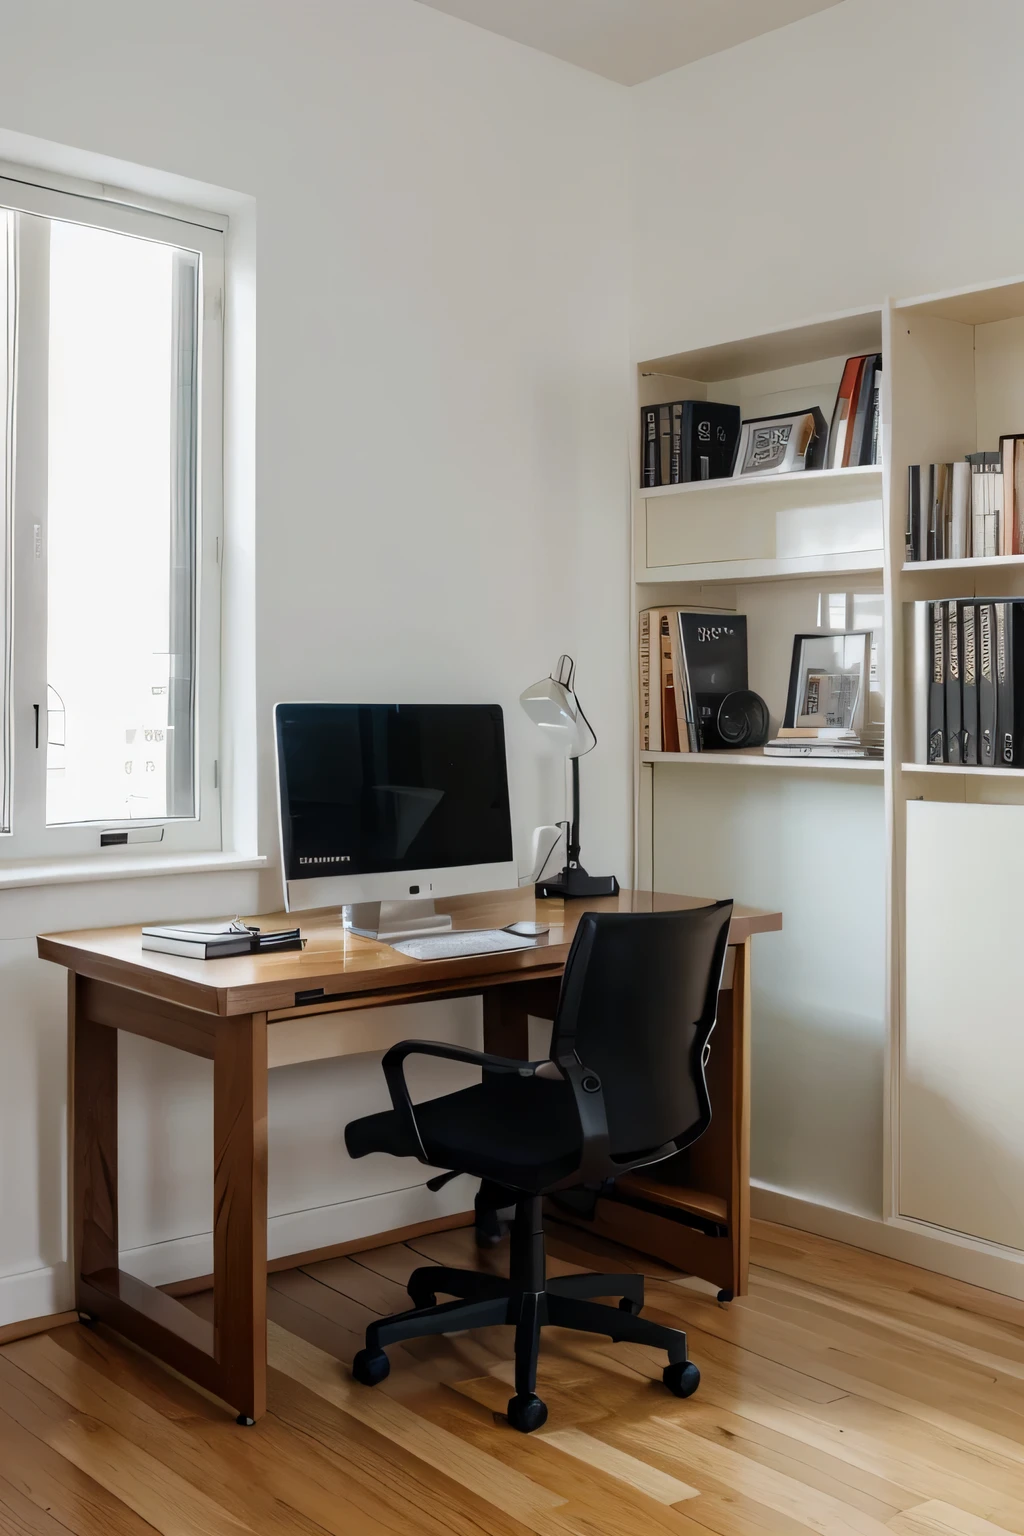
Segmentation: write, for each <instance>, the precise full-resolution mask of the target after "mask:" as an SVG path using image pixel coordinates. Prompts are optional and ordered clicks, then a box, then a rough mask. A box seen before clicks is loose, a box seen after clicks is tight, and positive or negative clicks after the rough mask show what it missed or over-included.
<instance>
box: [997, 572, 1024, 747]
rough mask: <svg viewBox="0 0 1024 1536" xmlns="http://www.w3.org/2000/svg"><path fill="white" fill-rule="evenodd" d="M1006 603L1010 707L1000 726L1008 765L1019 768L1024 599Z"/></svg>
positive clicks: (1023, 741)
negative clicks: (1018, 706) (1019, 702)
mask: <svg viewBox="0 0 1024 1536" xmlns="http://www.w3.org/2000/svg"><path fill="white" fill-rule="evenodd" d="M1005 607H1006V698H1007V708H1006V711H1005V715H1004V718H1003V719H1002V720H1001V721H1000V726H999V729H1000V733H1001V744H1002V762H1003V765H1004V767H1007V768H1019V767H1020V766H1021V764H1022V762H1024V697H1022V704H1021V708H1020V709H1018V708H1017V694H1018V693H1019V692H1022V691H1024V603H1021V602H1019V601H1018V602H1007V603H1006V604H1005Z"/></svg>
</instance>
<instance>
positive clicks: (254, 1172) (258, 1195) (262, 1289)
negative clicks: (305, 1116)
mask: <svg viewBox="0 0 1024 1536" xmlns="http://www.w3.org/2000/svg"><path fill="white" fill-rule="evenodd" d="M213 1142H214V1219H213V1326H214V1340H215V1343H214V1350H215V1354H216V1358H217V1364H218V1366H219V1367H220V1370H221V1371H222V1372H223V1377H224V1390H223V1396H224V1397H225V1398H226V1399H227V1400H228V1402H230V1403H232V1404H233V1405H234V1406H235V1407H236V1408H237V1409H238V1410H239V1420H240V1422H241V1421H242V1420H245V1419H258V1418H259V1417H260V1415H261V1414H262V1413H264V1411H265V1410H266V1405H267V1016H266V1014H265V1013H254V1014H251V1015H250V1016H248V1017H243V1018H229V1019H218V1020H217V1024H216V1029H215V1034H214V1055H213Z"/></svg>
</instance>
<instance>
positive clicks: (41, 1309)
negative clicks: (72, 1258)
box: [0, 1264, 74, 1328]
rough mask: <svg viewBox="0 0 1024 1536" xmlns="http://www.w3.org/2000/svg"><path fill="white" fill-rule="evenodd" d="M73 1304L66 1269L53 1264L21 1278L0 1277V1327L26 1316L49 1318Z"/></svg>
mask: <svg viewBox="0 0 1024 1536" xmlns="http://www.w3.org/2000/svg"><path fill="white" fill-rule="evenodd" d="M73 1305H74V1288H73V1286H72V1284H71V1271H70V1266H69V1265H67V1264H53V1265H50V1266H49V1267H48V1268H46V1269H30V1270H28V1271H27V1272H26V1273H25V1274H21V1275H2V1276H0V1328H2V1327H4V1325H5V1324H6V1323H20V1322H22V1321H23V1320H24V1319H25V1318H26V1317H52V1316H53V1314H54V1313H55V1312H67V1311H69V1310H70V1308H71V1307H72V1306H73Z"/></svg>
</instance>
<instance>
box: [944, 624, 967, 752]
mask: <svg viewBox="0 0 1024 1536" xmlns="http://www.w3.org/2000/svg"><path fill="white" fill-rule="evenodd" d="M943 607H944V609H945V612H946V631H945V635H944V644H945V660H946V762H947V763H959V762H960V760H961V746H962V742H961V735H960V732H961V728H962V724H963V721H962V718H961V703H962V700H961V695H960V614H959V611H958V609H957V603H956V599H955V598H950V599H949V601H948V602H945V603H943Z"/></svg>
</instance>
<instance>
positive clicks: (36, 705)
mask: <svg viewBox="0 0 1024 1536" xmlns="http://www.w3.org/2000/svg"><path fill="white" fill-rule="evenodd" d="M32 708H33V709H34V710H35V712H36V751H37V752H38V751H39V705H38V704H33V705H32Z"/></svg>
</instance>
